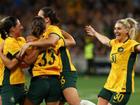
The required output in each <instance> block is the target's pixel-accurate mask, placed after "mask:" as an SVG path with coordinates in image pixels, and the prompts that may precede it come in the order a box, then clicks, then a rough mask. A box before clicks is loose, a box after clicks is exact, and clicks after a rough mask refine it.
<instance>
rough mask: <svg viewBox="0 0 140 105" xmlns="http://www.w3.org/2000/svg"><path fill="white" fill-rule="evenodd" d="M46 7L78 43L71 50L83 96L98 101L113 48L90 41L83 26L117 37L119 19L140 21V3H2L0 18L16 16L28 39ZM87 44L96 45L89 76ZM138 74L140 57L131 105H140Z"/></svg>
mask: <svg viewBox="0 0 140 105" xmlns="http://www.w3.org/2000/svg"><path fill="white" fill-rule="evenodd" d="M44 6H51V7H53V8H54V9H55V10H56V12H57V15H58V17H59V19H60V24H59V25H60V27H61V28H62V29H64V30H66V31H67V32H69V33H70V34H71V35H72V36H73V37H74V38H75V40H76V42H77V45H76V46H74V47H73V48H71V49H70V51H71V54H72V58H73V63H74V64H75V66H76V68H77V70H78V72H79V76H80V78H79V79H78V89H79V93H80V96H81V97H82V98H86V99H89V100H91V101H93V102H97V93H98V92H99V91H100V89H101V88H102V86H103V84H104V82H105V80H106V78H107V75H108V73H109V68H110V61H109V51H110V49H109V48H107V47H105V46H103V45H102V44H101V43H100V42H99V41H98V40H97V39H92V40H91V39H89V38H87V37H85V36H86V33H85V30H84V26H85V25H89V24H90V25H92V26H93V27H94V28H96V30H97V31H98V32H100V33H102V34H104V35H106V36H108V37H109V38H114V35H113V27H114V24H115V21H116V20H118V19H120V18H126V17H133V18H135V19H136V20H137V21H139V22H140V0H0V19H1V18H3V17H5V16H9V15H12V16H17V17H18V18H19V19H20V20H21V22H22V24H23V26H24V30H23V35H24V36H26V35H28V34H30V24H31V20H32V18H33V17H34V16H36V15H37V12H38V11H39V9H40V8H42V7H44ZM139 38H140V37H139ZM88 42H90V43H92V46H93V49H92V48H91V52H89V53H92V54H94V55H93V56H92V58H90V59H93V60H94V63H93V65H94V66H93V67H91V72H90V73H86V72H87V69H88V65H87V58H86V55H88V52H86V51H85V48H86V45H87V44H88ZM91 62H92V60H91ZM139 73H140V57H139V59H138V60H137V66H136V74H137V75H138V76H137V77H136V81H135V82H136V93H135V94H134V95H132V97H131V99H130V102H129V104H128V105H139V104H138V102H140V101H139V100H138V97H140V88H139V87H140V82H139V81H140V78H139V77H140V76H139ZM87 74H88V75H87ZM81 75H82V76H81ZM87 81H88V82H87Z"/></svg>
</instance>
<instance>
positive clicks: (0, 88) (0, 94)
mask: <svg viewBox="0 0 140 105" xmlns="http://www.w3.org/2000/svg"><path fill="white" fill-rule="evenodd" d="M0 96H1V86H0Z"/></svg>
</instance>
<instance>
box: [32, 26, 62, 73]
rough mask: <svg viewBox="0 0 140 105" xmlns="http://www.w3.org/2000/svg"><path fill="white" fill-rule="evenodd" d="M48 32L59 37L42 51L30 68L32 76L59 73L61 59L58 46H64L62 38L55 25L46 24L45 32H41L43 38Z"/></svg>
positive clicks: (46, 36)
mask: <svg viewBox="0 0 140 105" xmlns="http://www.w3.org/2000/svg"><path fill="white" fill-rule="evenodd" d="M50 34H56V35H58V36H59V37H60V39H59V40H58V42H57V43H56V46H55V47H48V48H46V51H44V52H42V53H41V54H40V55H39V56H38V58H37V60H36V62H35V64H34V67H33V69H32V73H33V76H39V75H60V70H61V60H60V55H59V54H60V52H59V48H60V47H62V46H64V39H63V36H62V33H61V30H60V29H59V28H58V27H57V26H53V25H50V26H48V28H47V30H46V32H45V33H44V34H43V37H44V38H48V36H49V35H50Z"/></svg>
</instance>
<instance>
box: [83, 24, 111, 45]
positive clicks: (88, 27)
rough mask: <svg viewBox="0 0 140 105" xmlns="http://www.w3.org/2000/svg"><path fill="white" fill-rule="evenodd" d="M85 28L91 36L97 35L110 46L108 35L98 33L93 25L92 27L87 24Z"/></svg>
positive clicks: (103, 42)
mask: <svg viewBox="0 0 140 105" xmlns="http://www.w3.org/2000/svg"><path fill="white" fill-rule="evenodd" d="M85 30H86V32H87V34H88V35H89V36H95V37H96V38H97V39H98V40H99V41H100V42H101V43H102V44H104V45H107V46H110V45H109V41H110V39H109V38H108V37H106V36H104V35H102V34H100V33H98V32H97V31H95V29H94V28H93V27H91V26H90V25H89V26H85Z"/></svg>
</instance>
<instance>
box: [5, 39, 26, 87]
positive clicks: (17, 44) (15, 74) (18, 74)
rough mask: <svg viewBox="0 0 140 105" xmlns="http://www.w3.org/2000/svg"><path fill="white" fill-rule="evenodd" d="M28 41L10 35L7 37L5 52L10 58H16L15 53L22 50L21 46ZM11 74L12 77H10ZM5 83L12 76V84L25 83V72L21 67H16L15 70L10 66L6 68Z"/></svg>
mask: <svg viewBox="0 0 140 105" xmlns="http://www.w3.org/2000/svg"><path fill="white" fill-rule="evenodd" d="M25 43H26V41H25V39H24V38H22V37H19V38H17V39H15V38H12V37H8V38H6V39H5V43H4V49H3V53H4V55H6V56H7V57H8V58H9V59H13V58H15V55H16V54H17V53H18V52H19V51H20V49H21V47H22V46H23V45H24V44H25ZM9 76H10V77H9ZM3 78H4V81H3V84H4V83H7V82H8V81H9V78H10V84H12V85H13V84H20V83H24V81H25V80H24V73H23V71H22V70H21V68H20V67H16V68H15V70H9V69H8V68H6V67H5V68H4V76H3Z"/></svg>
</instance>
